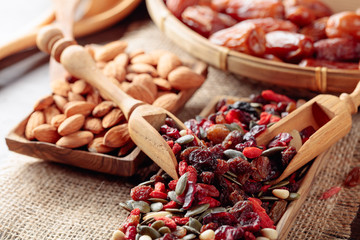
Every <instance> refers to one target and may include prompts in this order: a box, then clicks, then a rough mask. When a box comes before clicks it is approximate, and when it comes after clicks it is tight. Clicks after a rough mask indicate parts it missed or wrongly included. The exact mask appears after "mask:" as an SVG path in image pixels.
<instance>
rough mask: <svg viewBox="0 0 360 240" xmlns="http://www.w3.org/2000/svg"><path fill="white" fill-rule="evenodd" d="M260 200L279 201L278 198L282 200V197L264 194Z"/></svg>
mask: <svg viewBox="0 0 360 240" xmlns="http://www.w3.org/2000/svg"><path fill="white" fill-rule="evenodd" d="M260 200H263V201H277V200H280V199H279V198H277V197H273V196H263V197H260Z"/></svg>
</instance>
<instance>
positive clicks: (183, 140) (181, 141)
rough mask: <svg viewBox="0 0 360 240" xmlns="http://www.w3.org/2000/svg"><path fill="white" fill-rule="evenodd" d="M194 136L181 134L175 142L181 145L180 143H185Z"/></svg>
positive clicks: (190, 140)
mask: <svg viewBox="0 0 360 240" xmlns="http://www.w3.org/2000/svg"><path fill="white" fill-rule="evenodd" d="M194 138H195V137H194V136H193V135H190V134H188V135H185V136H182V137H180V138H178V139H177V140H176V141H175V142H176V143H178V144H180V145H182V144H187V143H190V142H192V141H193V140H194Z"/></svg>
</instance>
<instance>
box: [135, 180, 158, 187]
mask: <svg viewBox="0 0 360 240" xmlns="http://www.w3.org/2000/svg"><path fill="white" fill-rule="evenodd" d="M154 182H155V180H149V181H145V182H142V183H140V184H138V186H144V185H151V184H153V183H154Z"/></svg>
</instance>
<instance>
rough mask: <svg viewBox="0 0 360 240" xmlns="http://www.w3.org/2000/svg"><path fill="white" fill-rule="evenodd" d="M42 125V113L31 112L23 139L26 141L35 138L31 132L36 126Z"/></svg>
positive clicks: (43, 120) (43, 119)
mask: <svg viewBox="0 0 360 240" xmlns="http://www.w3.org/2000/svg"><path fill="white" fill-rule="evenodd" d="M44 123H45V116H44V113H43V112H42V111H35V112H33V113H32V114H31V115H30V117H29V120H28V122H27V123H26V127H25V137H26V138H27V139H28V140H33V139H34V138H35V136H34V132H33V130H34V129H35V128H36V127H37V126H40V125H41V124H44Z"/></svg>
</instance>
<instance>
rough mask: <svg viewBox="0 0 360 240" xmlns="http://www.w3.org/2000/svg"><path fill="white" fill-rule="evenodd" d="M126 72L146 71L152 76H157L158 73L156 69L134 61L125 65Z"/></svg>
mask: <svg viewBox="0 0 360 240" xmlns="http://www.w3.org/2000/svg"><path fill="white" fill-rule="evenodd" d="M127 72H128V73H138V74H140V73H147V74H150V75H151V76H152V77H157V76H158V73H157V70H156V69H155V68H154V67H153V66H151V65H149V64H146V63H135V64H130V65H128V66H127Z"/></svg>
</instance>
